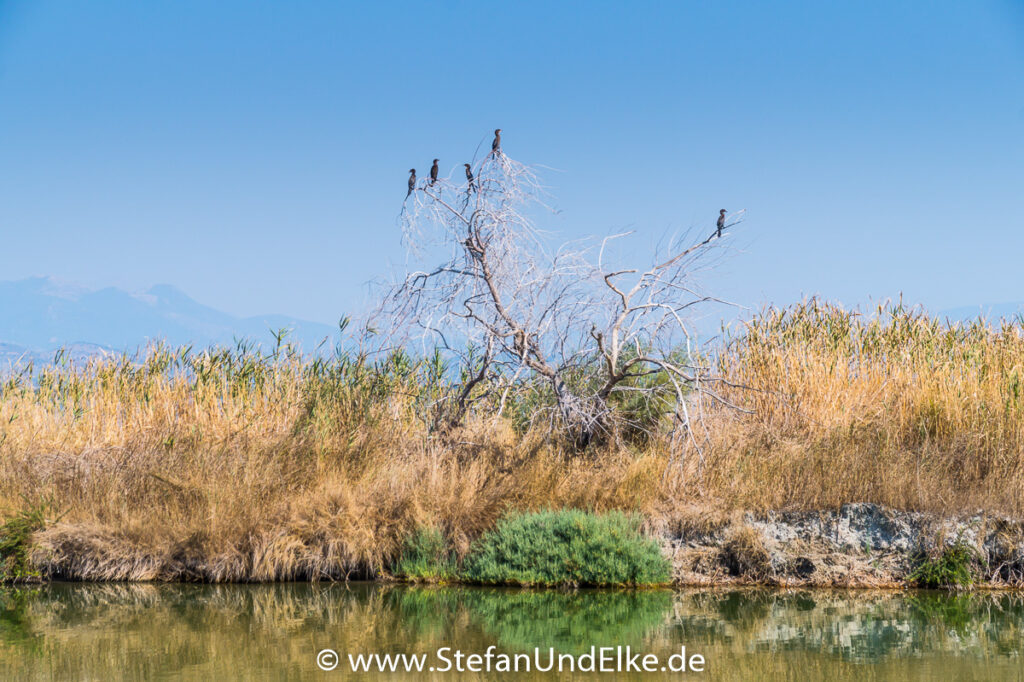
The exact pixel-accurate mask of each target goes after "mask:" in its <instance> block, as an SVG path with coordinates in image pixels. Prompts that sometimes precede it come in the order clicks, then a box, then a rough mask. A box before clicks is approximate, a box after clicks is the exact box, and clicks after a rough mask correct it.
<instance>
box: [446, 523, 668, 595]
mask: <svg viewBox="0 0 1024 682" xmlns="http://www.w3.org/2000/svg"><path fill="white" fill-rule="evenodd" d="M464 576H465V578H466V579H467V580H470V581H473V582H480V583H489V584H517V585H592V586H598V585H653V584H662V583H666V582H668V581H669V577H670V576H671V568H670V566H669V562H668V561H667V560H666V559H665V557H663V556H662V555H661V551H660V550H659V548H658V545H657V543H655V542H654V541H653V540H649V539H646V538H644V537H643V536H642V535H641V534H640V519H639V517H637V516H632V515H626V514H622V513H619V512H613V513H609V514H591V513H588V512H584V511H579V510H573V509H569V510H563V511H543V512H535V513H527V514H523V513H514V514H509V515H507V516H506V517H505V518H503V519H502V520H501V521H499V522H498V525H497V526H496V527H495V528H494V530H492V531H491V532H489V533H487V534H485V535H484V536H483V537H482V538H480V540H478V541H477V542H476V543H475V544H474V545H473V547H472V548H471V550H470V553H469V556H467V558H466V562H465V571H464Z"/></svg>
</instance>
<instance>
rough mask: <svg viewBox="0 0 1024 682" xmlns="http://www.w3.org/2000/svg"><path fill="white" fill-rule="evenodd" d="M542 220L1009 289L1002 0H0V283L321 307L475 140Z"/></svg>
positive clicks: (1019, 120) (330, 306) (1013, 264)
mask: <svg viewBox="0 0 1024 682" xmlns="http://www.w3.org/2000/svg"><path fill="white" fill-rule="evenodd" d="M495 127H501V128H503V129H504V131H505V135H504V138H505V145H504V148H505V151H506V153H508V154H509V155H511V156H512V157H514V158H517V159H518V160H520V161H523V162H526V163H536V164H545V165H547V166H551V167H554V168H557V169H559V172H557V173H553V172H552V173H549V174H547V175H546V177H545V179H546V180H547V181H548V183H549V184H550V185H551V186H552V191H553V193H554V194H555V195H556V196H557V204H558V206H559V208H560V209H561V210H562V212H561V213H560V214H559V215H558V216H557V217H554V218H552V220H551V221H550V222H549V223H548V224H547V225H546V226H547V227H549V228H550V229H554V230H557V231H559V232H561V233H563V234H565V236H566V237H567V238H571V237H576V236H579V235H582V234H593V233H596V234H606V233H609V232H616V231H621V230H622V229H624V228H629V229H635V230H637V235H636V240H637V244H638V245H639V246H645V245H648V244H653V243H655V242H656V241H657V240H658V239H660V238H662V237H663V236H664V235H666V234H668V233H672V232H674V231H678V230H681V229H685V228H688V227H691V226H695V225H701V226H705V225H706V226H707V227H708V228H710V226H711V225H712V223H713V221H714V218H715V216H716V214H717V211H718V209H719V208H723V207H724V208H728V209H730V210H736V209H740V208H745V209H747V220H746V222H745V223H744V226H743V228H742V230H741V231H738V232H737V233H736V234H735V235H734V236H733V237H732V239H733V242H732V243H733V245H734V247H735V248H736V253H735V255H733V256H732V257H731V258H729V260H728V261H727V262H726V263H725V264H724V265H723V266H722V267H721V268H720V269H719V270H718V271H717V272H716V273H714V274H712V275H709V279H708V280H707V284H708V286H709V287H711V288H712V289H713V290H715V291H717V292H720V293H721V294H723V295H724V296H726V297H729V298H731V299H733V300H735V301H738V302H740V303H743V304H746V305H750V306H757V305H760V304H762V303H765V302H774V303H787V302H790V301H794V300H798V299H800V298H801V297H803V296H805V295H811V294H820V295H822V296H825V297H827V298H830V299H834V300H840V301H843V302H845V303H847V304H851V305H853V304H858V303H865V302H867V301H869V300H872V299H878V298H884V297H889V296H896V295H898V294H899V293H900V292H902V293H903V294H904V297H905V299H906V300H910V301H913V302H921V303H924V304H925V305H927V306H929V307H932V308H935V309H941V308H948V307H952V306H959V305H965V304H973V303H981V302H997V301H1007V300H1024V268H1021V267H1020V262H1021V254H1022V253H1024V229H1022V228H1024V208H1022V206H1021V201H1022V199H1024V3H1022V2H1019V1H1016V2H1010V1H1008V0H1003V1H992V2H984V1H978V2H924V1H923V0H922V1H920V2H898V1H895V2H894V1H886V2H863V1H861V2H829V3H821V2H806V3H803V2H792V3H786V2H779V3H764V2H714V3H711V2H699V3H698V2H665V3H655V2H629V3H626V2H618V3H609V2H576V3H568V2H566V3H550V2H526V1H523V2H504V3H492V2H433V3H428V2H422V1H420V2H409V3H383V2H381V3H358V4H357V3H342V2H288V3H281V2H231V1H223V0H219V1H218V2H190V1H178V2H145V3H140V2H99V1H97V2H89V3H84V2H72V1H68V2H50V1H48V0H33V1H32V2H28V1H18V0H15V1H13V2H12V1H11V0H0V280H11V279H20V278H23V277H29V276H34V275H51V276H56V277H59V278H62V279H66V280H70V281H73V282H78V283H82V284H85V285H88V286H105V285H115V286H119V287H122V288H126V289H129V290H137V289H143V288H147V287H149V286H150V285H153V284H156V283H162V282H166V283H171V284H174V285H176V286H178V287H180V288H181V289H183V290H184V291H185V292H186V293H188V294H189V295H191V296H193V297H194V298H196V299H198V300H200V301H203V302H204V303H208V304H210V305H213V306H215V307H218V308H220V309H223V310H225V311H228V312H231V313H233V314H238V315H251V314H258V313H266V312H282V313H288V314H292V315H296V316H299V317H304V318H308V319H313V320H318V321H324V322H332V321H334V320H336V319H337V317H338V316H339V315H341V314H342V313H345V312H351V311H355V310H358V308H359V307H360V306H361V305H362V302H363V300H364V298H365V295H366V286H365V284H366V282H367V281H368V280H370V279H372V278H374V277H375V276H377V275H380V274H381V273H383V272H385V271H386V270H387V269H388V268H389V267H390V265H391V264H393V263H396V262H397V263H400V262H401V261H402V251H401V245H400V242H399V234H398V230H397V227H396V225H395V216H396V214H397V212H398V209H399V207H400V202H401V199H402V197H403V196H404V185H405V180H406V175H407V174H406V171H407V169H408V168H410V167H413V166H415V167H417V168H418V169H420V172H421V174H423V173H425V171H426V170H427V168H428V167H429V164H430V160H431V159H432V158H434V157H435V156H437V157H440V158H441V160H442V167H443V169H444V170H445V171H447V170H448V169H450V168H453V167H455V166H457V165H460V164H461V163H462V162H463V161H465V160H468V159H469V157H470V156H471V155H472V153H473V151H474V149H475V148H476V146H477V144H478V143H480V142H481V141H484V142H485V144H486V142H487V141H488V140H489V139H490V138H489V134H490V131H491V130H493V129H494V128H495Z"/></svg>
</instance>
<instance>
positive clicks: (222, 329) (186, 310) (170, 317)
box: [0, 277, 338, 359]
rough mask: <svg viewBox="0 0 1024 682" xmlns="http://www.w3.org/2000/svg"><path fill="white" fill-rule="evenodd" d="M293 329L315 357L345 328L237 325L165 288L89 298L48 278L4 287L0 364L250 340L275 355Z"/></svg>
mask: <svg viewBox="0 0 1024 682" xmlns="http://www.w3.org/2000/svg"><path fill="white" fill-rule="evenodd" d="M282 327H284V328H288V329H291V332H290V333H289V335H288V337H287V339H288V340H289V341H291V342H292V343H296V344H299V345H300V346H301V347H302V348H303V350H306V351H310V352H311V351H313V350H315V349H316V348H317V346H319V345H320V343H321V341H323V340H324V339H325V338H326V339H328V344H327V347H329V348H330V347H333V342H334V341H335V340H336V339H337V336H338V328H337V327H336V326H331V325H326V324H322V323H319V322H309V321H306V320H298V319H295V318H293V317H289V316H287V315H259V316H256V317H235V316H233V315H229V314H228V313H224V312H221V311H219V310H216V309H214V308H211V307H209V306H206V305H203V304H201V303H198V302H197V301H195V300H194V299H192V298H190V297H189V296H187V295H186V294H185V293H183V292H182V291H181V290H179V289H177V288H175V287H173V286H171V285H168V284H160V285H157V286H154V287H152V288H151V289H149V290H148V291H146V292H145V293H141V294H132V293H129V292H126V291H122V290H120V289H116V288H113V287H108V288H105V289H99V290H90V289H86V288H84V287H79V286H75V285H69V284H65V283H62V282H59V281H57V280H54V279H52V278H49V277H33V278H30V279H24V280H19V281H14V282H0V358H7V359H16V357H18V356H25V355H26V354H27V356H31V357H33V358H42V357H52V354H53V350H54V349H56V348H59V347H68V348H70V349H71V350H72V351H74V353H75V354H76V355H80V354H91V353H93V352H98V351H101V350H109V351H134V350H135V349H137V348H138V347H140V346H145V345H146V344H147V343H150V342H152V341H156V340H165V341H167V342H168V343H169V344H171V345H182V344H194V345H195V346H197V347H204V346H209V345H214V344H216V345H233V344H234V343H235V339H238V338H248V339H250V340H253V341H256V342H259V343H261V344H262V345H263V346H264V347H272V346H273V344H274V338H273V336H272V334H271V331H270V330H272V329H273V330H277V329H280V328H282Z"/></svg>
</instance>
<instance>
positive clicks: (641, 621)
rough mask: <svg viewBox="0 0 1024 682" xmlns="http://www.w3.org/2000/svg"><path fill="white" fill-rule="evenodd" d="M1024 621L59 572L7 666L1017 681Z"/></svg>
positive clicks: (843, 600) (19, 625) (590, 594)
mask: <svg viewBox="0 0 1024 682" xmlns="http://www.w3.org/2000/svg"><path fill="white" fill-rule="evenodd" d="M1022 630H1024V597H1021V596H1020V595H1011V594H998V595H945V594H939V593H923V592H922V593H912V594H901V593H873V594H856V593H853V594H851V593H835V592H807V591H804V592H791V591H768V590H762V591H731V592H729V591H716V590H708V591H686V592H671V591H666V590H651V591H579V592H574V593H572V592H559V591H529V590H516V589H485V588H461V587H453V588H428V587H404V586H397V587H396V586H381V585H365V584H362V585H361V584H352V585H343V584H335V585H309V584H290V585H225V586H199V585H148V584H126V585H79V584H75V585H70V584H57V585H49V586H45V587H28V588H2V589H0V678H2V679H5V680H6V679H12V680H18V679H25V680H48V679H104V680H107V679H109V680H116V679H129V680H136V679H139V680H141V679H153V678H157V677H159V678H161V679H189V680H192V679H195V680H199V679H274V680H276V679H322V678H323V677H324V676H326V673H322V672H320V671H319V670H318V669H317V668H316V667H315V663H314V656H315V653H316V652H317V651H319V650H320V649H322V648H327V647H329V648H333V649H336V650H338V651H339V652H342V655H343V657H344V655H345V654H346V653H349V652H352V653H375V652H379V653H429V654H433V652H434V651H435V650H436V649H437V648H438V647H443V646H450V647H453V648H458V649H461V650H463V651H465V652H467V653H468V652H483V651H485V650H486V648H487V647H488V646H489V645H492V644H493V645H496V646H497V647H498V650H499V651H503V652H507V653H516V652H521V651H530V650H532V649H533V647H541V648H542V649H544V650H546V649H547V648H548V647H554V649H555V650H556V651H558V652H565V653H582V652H585V651H586V650H588V649H589V647H590V646H592V645H593V646H598V647H600V646H609V645H622V646H625V645H629V646H631V647H632V648H633V650H634V651H642V652H645V653H647V652H650V653H655V654H658V655H659V656H662V657H663V659H664V658H667V657H668V656H669V655H670V654H672V653H676V652H678V651H679V647H680V646H681V645H684V644H685V645H686V647H687V650H688V651H689V652H691V653H701V654H702V655H703V656H704V657H705V659H706V660H707V662H708V663H707V672H706V673H705V674H703V675H700V676H699V677H700V678H701V679H722V680H725V679H729V680H763V679H806V680H813V679H829V680H846V679H849V680H863V679H879V680H883V679H884V680H917V679H920V680H926V679H978V680H1018V679H1022V675H1021V670H1022V669H1024V660H1021V652H1022V646H1024V645H1022V636H1024V631H1022ZM346 667H347V666H345V665H343V666H340V667H339V669H338V670H336V671H334V673H332V674H334V675H341V674H342V673H343V670H344V669H345V668H346ZM436 676H437V677H442V676H441V675H440V674H437V675H436ZM409 677H410V679H411V678H412V676H411V675H410V676H409ZM420 677H429V675H421V676H420ZM460 677H463V678H467V677H468V678H482V677H487V676H486V675H484V674H476V675H474V674H470V673H464V674H463V675H461V676H460ZM606 677H607V676H606ZM615 677H616V679H623V678H627V677H628V676H627V675H617V676H615ZM529 678H530V676H529V675H518V676H516V679H529Z"/></svg>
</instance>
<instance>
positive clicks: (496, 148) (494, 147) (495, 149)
mask: <svg viewBox="0 0 1024 682" xmlns="http://www.w3.org/2000/svg"><path fill="white" fill-rule="evenodd" d="M491 153H492V154H494V155H495V156H497V155H498V154H499V153H501V128H498V129H497V130H495V131H494V142H492V143H491Z"/></svg>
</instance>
